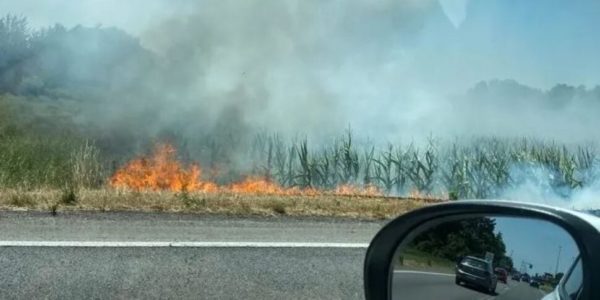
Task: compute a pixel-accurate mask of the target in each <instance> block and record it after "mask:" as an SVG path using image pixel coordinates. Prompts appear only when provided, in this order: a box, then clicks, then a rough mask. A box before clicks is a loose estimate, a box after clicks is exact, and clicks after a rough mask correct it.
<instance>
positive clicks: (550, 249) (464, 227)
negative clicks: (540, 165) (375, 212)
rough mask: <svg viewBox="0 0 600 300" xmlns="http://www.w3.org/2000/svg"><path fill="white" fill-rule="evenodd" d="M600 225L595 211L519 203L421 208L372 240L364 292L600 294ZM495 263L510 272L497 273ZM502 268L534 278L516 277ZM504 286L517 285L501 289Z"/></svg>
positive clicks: (378, 295)
mask: <svg viewBox="0 0 600 300" xmlns="http://www.w3.org/2000/svg"><path fill="white" fill-rule="evenodd" d="M598 228H600V218H597V217H595V216H592V215H588V214H585V213H581V212H575V211H570V210H565V209H558V208H553V207H549V206H543V205H534V204H525V203H518V202H506V201H460V202H452V203H445V204H438V205H432V206H429V207H425V208H421V209H418V210H415V211H412V212H409V213H407V214H405V215H402V216H400V217H398V218H397V219H394V220H392V221H391V222H390V223H388V224H387V225H386V226H384V227H383V228H382V229H381V230H380V231H379V232H378V233H377V235H376V236H375V238H374V239H373V240H372V242H371V244H370V245H369V248H368V250H367V254H366V257H365V265H364V285H365V296H366V298H367V299H445V298H448V297H450V296H455V297H454V298H460V299H479V298H485V297H489V295H486V294H490V295H497V294H500V293H502V294H503V296H504V297H505V298H506V297H508V298H507V299H511V298H510V297H509V296H510V295H511V294H514V295H515V297H516V298H515V299H523V297H524V296H523V295H532V296H531V297H532V299H540V298H542V297H543V296H544V295H546V294H550V293H554V294H556V295H557V296H558V297H559V298H557V299H563V298H562V297H564V296H565V295H573V294H574V293H575V294H576V295H578V297H579V298H578V299H580V300H581V299H600V288H598V287H595V286H594V285H593V284H592V283H593V282H600V281H599V280H600V274H594V273H593V272H592V271H593V270H599V269H600V252H599V250H600V230H599V229H598ZM578 264H579V266H580V267H579V268H576V266H577V265H578ZM497 268H500V270H499V272H500V273H501V274H507V275H506V276H499V275H497V274H496V270H497ZM488 270H492V271H491V273H490V272H489V271H488ZM502 270H511V272H512V271H514V270H516V271H515V272H520V273H521V274H525V275H526V274H529V275H528V276H531V278H532V280H531V282H529V281H526V280H514V279H512V278H511V276H509V275H508V274H509V273H508V272H506V273H504V272H503V271H502ZM505 277H506V278H505ZM533 278H536V279H537V280H535V282H533V281H534V280H533ZM541 278H543V280H542V279H541ZM569 278H570V279H569ZM508 280H512V281H513V282H512V283H509V282H508ZM561 282H562V283H565V282H566V284H562V285H561V284H560V283H561ZM508 289H519V291H517V292H514V291H515V290H513V293H504V292H505V291H507V290H508ZM521 290H522V291H521ZM525 297H527V296H525ZM450 298H452V297H450Z"/></svg>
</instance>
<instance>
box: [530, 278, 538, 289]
mask: <svg viewBox="0 0 600 300" xmlns="http://www.w3.org/2000/svg"><path fill="white" fill-rule="evenodd" d="M529 286H531V287H534V288H539V287H540V282H539V281H537V280H535V279H532V280H531V281H530V282H529Z"/></svg>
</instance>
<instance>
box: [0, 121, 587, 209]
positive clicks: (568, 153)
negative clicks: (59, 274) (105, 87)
mask: <svg viewBox="0 0 600 300" xmlns="http://www.w3.org/2000/svg"><path fill="white" fill-rule="evenodd" d="M196 143H197V142H196ZM182 144H186V143H182ZM208 145H209V148H210V144H208ZM241 148H245V149H246V152H243V151H241V153H240V151H237V152H235V153H234V152H233V151H230V152H232V153H230V154H227V155H225V153H224V152H223V151H222V149H223V146H219V147H214V149H213V150H212V151H215V152H218V153H214V154H211V153H208V154H209V155H206V152H203V154H202V155H204V156H203V157H208V158H209V159H210V161H208V162H207V161H206V158H205V159H204V160H202V159H198V160H199V161H200V163H201V165H202V166H223V165H226V166H227V167H228V169H227V170H226V172H221V173H220V176H221V177H219V178H218V180H219V182H220V183H222V182H228V181H229V182H230V181H235V180H239V179H240V178H241V177H243V176H259V177H263V178H267V179H268V180H271V181H273V182H276V183H278V184H280V185H282V186H284V187H300V188H320V189H334V188H335V187H337V186H339V185H357V186H376V187H378V188H379V189H380V190H381V191H382V192H384V193H386V194H389V195H406V194H408V193H412V192H418V193H420V194H423V195H431V196H442V197H448V198H451V199H461V198H493V197H498V196H501V195H502V193H503V191H505V190H506V189H509V188H511V187H517V186H519V185H521V184H524V183H531V184H535V185H537V186H539V187H541V188H544V189H547V190H548V191H550V192H553V193H555V194H558V195H562V196H565V197H566V196H569V194H570V193H572V192H573V191H576V190H578V189H581V188H584V187H586V186H589V185H591V184H593V183H594V182H596V181H597V180H598V179H599V178H598V174H599V173H598V165H599V160H598V155H597V151H596V149H595V148H594V147H592V146H589V145H580V146H569V147H567V146H566V145H562V144H559V143H554V142H545V141H537V140H532V139H497V138H479V139H473V140H470V141H469V142H458V141H455V142H443V141H438V140H433V139H431V140H430V141H429V143H427V144H425V145H419V146H417V145H413V144H408V145H401V144H388V145H386V146H383V147H378V146H377V145H374V144H365V143H362V144H357V143H356V142H355V139H354V137H353V135H352V133H351V132H349V131H348V132H346V133H345V134H344V135H343V136H340V137H339V138H336V139H334V140H332V142H331V143H328V144H327V143H326V144H324V145H319V146H316V145H312V144H311V143H310V141H309V140H308V139H307V138H300V139H294V140H289V141H288V140H286V139H284V138H282V137H281V136H279V135H270V134H260V135H257V136H255V138H254V139H252V140H251V141H250V142H248V143H247V145H246V146H244V147H241ZM181 150H182V151H181V153H185V155H183V154H182V156H183V157H184V160H197V159H195V157H198V156H196V155H195V153H194V151H192V150H190V149H181ZM203 151H206V150H203ZM105 157H113V155H112V153H101V152H100V150H99V148H98V147H96V146H95V145H94V143H93V142H91V141H88V140H85V139H82V138H77V137H74V136H68V135H64V136H57V135H51V136H50V135H49V136H42V135H33V134H23V133H15V132H11V131H10V130H4V131H2V132H0V188H19V189H35V188H55V189H62V190H63V191H64V194H65V195H67V196H69V197H71V196H72V195H73V194H74V193H76V192H77V191H78V190H80V189H89V188H92V189H93V188H99V187H101V186H102V185H104V184H105V182H106V179H107V178H108V177H109V176H110V175H111V174H110V173H111V170H113V169H114V168H115V162H114V160H107V159H105ZM209 168H210V167H209ZM207 173H210V172H206V173H205V176H209V175H206V174H207ZM210 176H212V175H210ZM71 198H72V197H71Z"/></svg>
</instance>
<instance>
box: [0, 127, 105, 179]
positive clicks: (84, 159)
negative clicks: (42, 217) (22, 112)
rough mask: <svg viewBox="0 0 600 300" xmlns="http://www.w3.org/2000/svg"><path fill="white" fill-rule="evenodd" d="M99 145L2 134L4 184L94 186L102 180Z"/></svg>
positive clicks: (0, 149)
mask: <svg viewBox="0 0 600 300" xmlns="http://www.w3.org/2000/svg"><path fill="white" fill-rule="evenodd" d="M104 176H105V174H104V173H103V172H102V167H101V162H100V159H99V153H98V151H97V149H96V148H95V147H94V146H93V145H92V144H91V143H89V142H86V141H81V140H77V139H74V138H70V137H62V138H57V137H43V136H33V135H31V136H29V135H13V136H10V135H4V136H0V187H4V188H19V189H33V188H42V187H43V188H61V189H78V188H93V187H98V186H100V185H101V184H102V182H103V180H104Z"/></svg>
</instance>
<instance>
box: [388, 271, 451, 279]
mask: <svg viewBox="0 0 600 300" xmlns="http://www.w3.org/2000/svg"><path fill="white" fill-rule="evenodd" d="M394 273H408V274H423V275H438V276H452V277H454V276H455V274H448V273H437V272H424V271H410V270H394Z"/></svg>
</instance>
